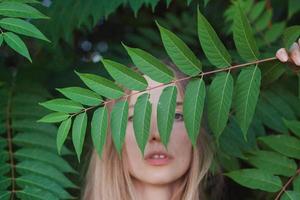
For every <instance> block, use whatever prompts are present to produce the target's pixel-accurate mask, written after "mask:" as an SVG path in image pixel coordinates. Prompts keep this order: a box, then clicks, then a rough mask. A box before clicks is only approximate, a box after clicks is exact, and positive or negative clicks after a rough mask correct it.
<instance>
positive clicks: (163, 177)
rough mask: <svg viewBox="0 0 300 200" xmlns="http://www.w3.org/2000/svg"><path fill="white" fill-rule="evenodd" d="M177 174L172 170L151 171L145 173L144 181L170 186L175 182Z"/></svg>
mask: <svg viewBox="0 0 300 200" xmlns="http://www.w3.org/2000/svg"><path fill="white" fill-rule="evenodd" d="M175 175H176V174H174V172H173V171H172V170H170V169H151V170H147V172H146V171H144V172H143V177H142V178H143V181H144V182H147V183H151V184H168V183H171V182H173V181H174V180H175V179H176V177H175Z"/></svg>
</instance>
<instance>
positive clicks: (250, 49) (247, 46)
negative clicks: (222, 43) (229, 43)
mask: <svg viewBox="0 0 300 200" xmlns="http://www.w3.org/2000/svg"><path fill="white" fill-rule="evenodd" d="M236 6H237V11H236V15H235V18H234V26H233V39H234V43H235V46H236V48H237V51H238V52H239V54H240V56H241V57H242V58H243V59H244V60H246V61H253V60H257V59H258V57H259V52H258V48H257V46H256V42H255V39H254V37H253V32H252V29H251V26H250V24H249V22H248V19H247V17H246V16H245V14H244V13H243V11H242V9H241V7H240V5H239V4H238V3H237V5H236Z"/></svg>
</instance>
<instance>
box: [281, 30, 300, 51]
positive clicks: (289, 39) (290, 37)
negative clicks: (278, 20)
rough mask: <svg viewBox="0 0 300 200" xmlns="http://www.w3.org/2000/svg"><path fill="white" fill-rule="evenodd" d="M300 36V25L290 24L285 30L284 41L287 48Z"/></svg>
mask: <svg viewBox="0 0 300 200" xmlns="http://www.w3.org/2000/svg"><path fill="white" fill-rule="evenodd" d="M299 36H300V25H295V26H290V27H288V28H287V29H285V30H284V33H283V43H284V47H285V48H286V49H289V48H290V46H291V45H292V44H293V42H297V39H298V38H299Z"/></svg>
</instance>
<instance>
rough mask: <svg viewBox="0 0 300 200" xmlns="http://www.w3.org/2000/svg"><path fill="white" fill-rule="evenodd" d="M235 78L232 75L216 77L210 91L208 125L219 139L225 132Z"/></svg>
mask: <svg viewBox="0 0 300 200" xmlns="http://www.w3.org/2000/svg"><path fill="white" fill-rule="evenodd" d="M232 95H233V78H232V76H231V74H230V73H225V72H221V73H219V74H217V75H216V77H215V78H214V79H213V81H212V83H211V85H210V86H209V89H208V105H207V107H208V108H207V109H208V124H209V127H210V128H211V130H212V132H213V133H214V134H215V136H216V137H217V138H219V136H220V135H221V133H222V131H223V130H224V128H225V126H226V124H227V120H228V116H229V110H230V107H231V102H232Z"/></svg>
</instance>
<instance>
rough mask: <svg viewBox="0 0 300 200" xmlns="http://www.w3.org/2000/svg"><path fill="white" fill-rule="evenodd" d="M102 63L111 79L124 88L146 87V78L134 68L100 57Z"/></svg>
mask: <svg viewBox="0 0 300 200" xmlns="http://www.w3.org/2000/svg"><path fill="white" fill-rule="evenodd" d="M102 63H103V65H104V67H105V68H106V70H107V71H108V72H109V74H110V75H111V76H112V77H113V79H115V80H116V82H118V83H120V84H122V85H124V86H125V87H126V88H128V89H130V90H145V89H146V88H147V86H148V83H147V81H146V79H145V78H144V77H143V76H142V75H140V74H139V73H137V72H135V71H134V70H132V69H130V68H128V67H126V66H125V65H123V64H120V63H117V62H115V61H112V60H108V59H102Z"/></svg>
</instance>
